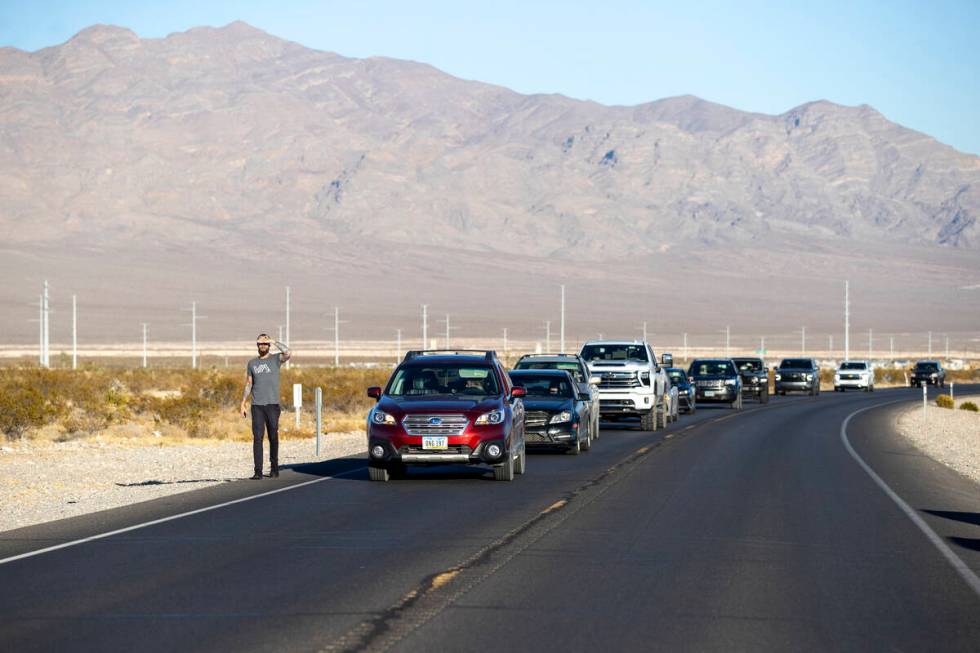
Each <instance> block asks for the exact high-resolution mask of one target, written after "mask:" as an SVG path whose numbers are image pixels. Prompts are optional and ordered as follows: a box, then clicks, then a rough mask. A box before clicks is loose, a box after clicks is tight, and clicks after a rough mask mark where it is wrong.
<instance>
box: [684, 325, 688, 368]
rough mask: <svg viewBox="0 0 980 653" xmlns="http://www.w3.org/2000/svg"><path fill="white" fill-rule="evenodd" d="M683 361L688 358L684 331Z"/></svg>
mask: <svg viewBox="0 0 980 653" xmlns="http://www.w3.org/2000/svg"><path fill="white" fill-rule="evenodd" d="M684 360H685V361H686V360H688V358H687V332H686V331H685V332H684Z"/></svg>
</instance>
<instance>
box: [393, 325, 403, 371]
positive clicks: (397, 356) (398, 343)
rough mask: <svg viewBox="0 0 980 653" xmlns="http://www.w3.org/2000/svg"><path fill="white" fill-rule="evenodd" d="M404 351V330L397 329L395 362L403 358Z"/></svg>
mask: <svg viewBox="0 0 980 653" xmlns="http://www.w3.org/2000/svg"><path fill="white" fill-rule="evenodd" d="M401 353H402V330H401V329H395V363H397V362H398V361H399V360H400V358H401Z"/></svg>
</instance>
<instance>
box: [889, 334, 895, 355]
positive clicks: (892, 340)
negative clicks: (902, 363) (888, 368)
mask: <svg viewBox="0 0 980 653" xmlns="http://www.w3.org/2000/svg"><path fill="white" fill-rule="evenodd" d="M888 357H889V358H891V359H892V360H895V336H888Z"/></svg>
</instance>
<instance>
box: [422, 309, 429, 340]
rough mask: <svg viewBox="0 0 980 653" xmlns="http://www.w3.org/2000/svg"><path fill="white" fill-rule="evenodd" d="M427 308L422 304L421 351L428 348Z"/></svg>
mask: <svg viewBox="0 0 980 653" xmlns="http://www.w3.org/2000/svg"><path fill="white" fill-rule="evenodd" d="M428 311H429V306H428V305H427V304H422V350H423V351H424V350H426V349H428V348H429V313H428Z"/></svg>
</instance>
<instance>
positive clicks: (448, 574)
mask: <svg viewBox="0 0 980 653" xmlns="http://www.w3.org/2000/svg"><path fill="white" fill-rule="evenodd" d="M458 575H459V569H450V570H449V571H444V572H442V573H441V574H439V575H438V576H436V577H435V578H433V579H432V589H434V590H437V589H439V588H440V587H442V586H443V585H445V584H446V583H448V582H449V581H451V580H452V579H454V578H456V576H458Z"/></svg>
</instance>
